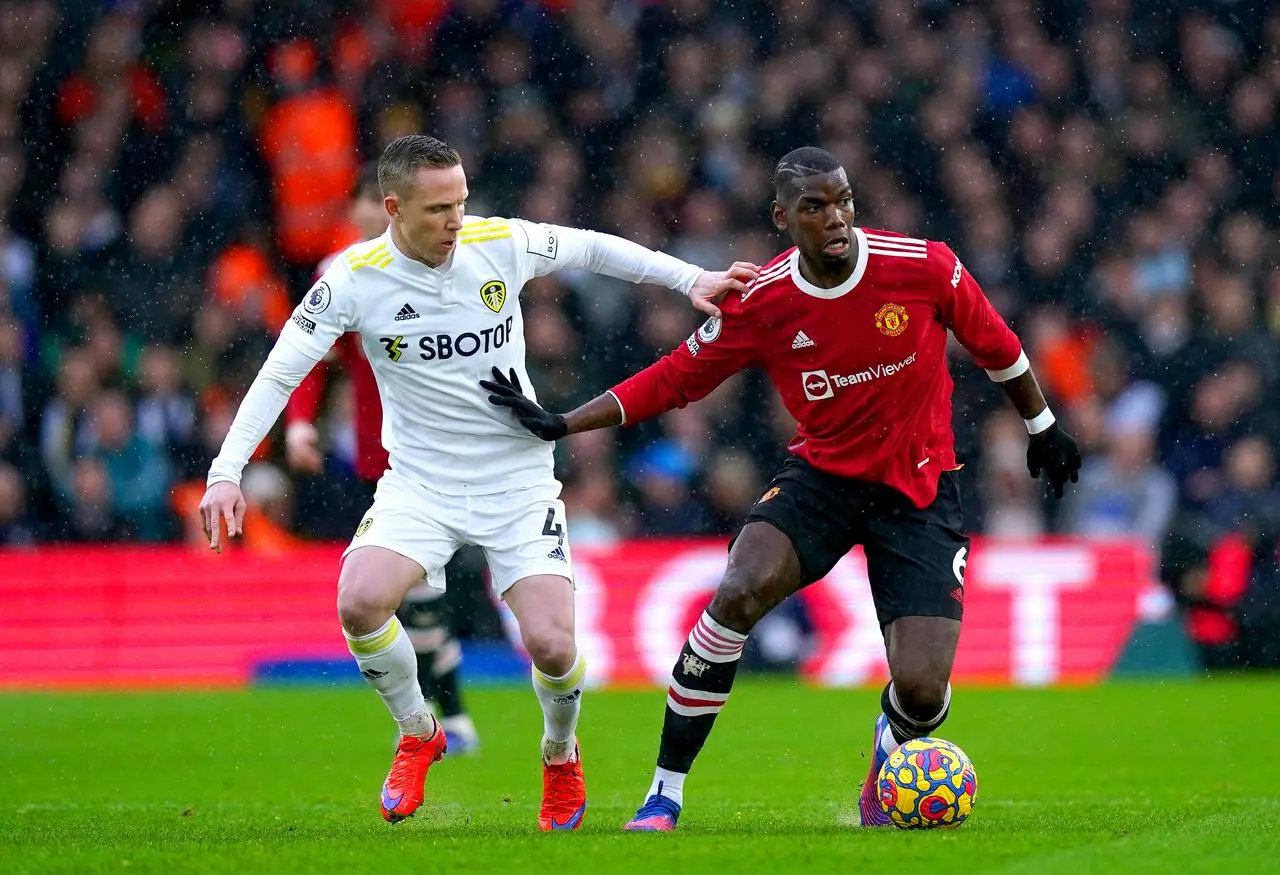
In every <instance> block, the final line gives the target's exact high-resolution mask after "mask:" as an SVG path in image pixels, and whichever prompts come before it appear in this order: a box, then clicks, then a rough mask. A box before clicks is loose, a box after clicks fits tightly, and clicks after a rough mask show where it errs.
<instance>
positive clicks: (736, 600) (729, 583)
mask: <svg viewBox="0 0 1280 875" xmlns="http://www.w3.org/2000/svg"><path fill="white" fill-rule="evenodd" d="M773 583H774V581H772V579H771V577H770V576H769V575H762V574H759V573H751V572H746V571H741V570H736V569H731V570H730V572H729V573H727V574H726V575H725V579H724V582H723V583H721V584H720V588H719V589H718V590H716V595H715V598H713V599H712V600H711V606H710V609H709V610H710V612H711V616H712V617H714V618H715V620H716V622H718V623H722V624H724V625H725V626H728V627H729V628H730V629H733V630H734V631H735V632H742V633H743V634H746V633H748V632H750V631H751V630H752V629H754V628H755V625H756V623H758V622H760V618H761V617H763V616H764V615H765V614H767V613H768V612H769V609H770V608H772V607H773V600H772V599H771V598H769V596H768V593H769V592H770V591H771V589H772V586H773Z"/></svg>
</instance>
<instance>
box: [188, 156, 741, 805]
mask: <svg viewBox="0 0 1280 875" xmlns="http://www.w3.org/2000/svg"><path fill="white" fill-rule="evenodd" d="M378 181H379V184H380V186H381V188H382V193H383V196H384V201H383V203H384V205H385V207H386V210H387V214H388V216H389V218H390V226H389V227H388V229H387V232H386V233H385V234H383V235H382V236H381V237H379V238H377V239H375V240H371V241H367V242H364V243H359V244H356V245H355V246H352V247H350V248H349V249H347V250H346V251H345V252H344V253H343V254H342V255H341V256H339V257H338V258H336V259H334V262H333V264H332V265H331V266H330V267H329V268H328V269H327V270H326V271H325V272H324V274H323V276H322V277H321V278H320V280H319V281H318V282H317V283H316V284H315V285H314V286H313V287H312V288H311V290H310V291H309V292H308V293H307V295H306V297H305V298H304V299H303V300H302V302H301V303H300V304H299V305H298V307H297V309H295V310H294V312H293V316H292V317H291V319H290V321H289V322H288V323H286V324H285V326H284V329H283V330H282V331H281V334H280V339H279V341H278V342H277V343H276V345H275V347H274V348H273V349H272V351H271V354H270V355H269V356H268V357H267V360H266V362H265V363H264V364H263V366H262V370H261V371H260V372H259V373H258V376H257V378H256V379H255V380H254V382H253V385H252V386H251V387H250V388H249V391H248V392H247V393H246V395H245V397H244V400H243V401H242V403H241V405H240V409H239V410H238V411H237V413H236V417H235V421H234V422H233V423H232V426H231V429H230V432H229V433H228V435H227V438H226V440H225V441H224V443H223V445H222V450H221V452H220V453H219V454H218V457H217V458H216V459H215V460H214V461H213V464H212V465H211V466H210V469H209V477H208V489H207V491H206V492H205V495H204V498H203V500H202V501H201V503H200V511H201V514H202V517H203V520H204V526H205V532H206V534H207V535H208V536H209V546H210V547H211V548H213V549H216V550H220V549H221V544H222V540H221V538H222V534H221V530H222V524H223V522H224V521H225V523H226V528H227V533H228V535H230V536H235V535H238V534H239V533H240V530H241V527H242V525H243V520H244V498H243V496H242V495H241V493H240V487H239V480H240V474H241V471H242V470H243V468H244V466H245V464H246V463H247V462H248V460H249V457H250V455H251V454H252V452H253V451H254V449H255V448H256V447H257V446H258V444H259V442H260V441H261V440H262V438H263V437H264V436H265V435H266V434H267V432H268V430H269V429H270V428H271V426H272V424H273V423H274V422H275V420H276V418H277V417H279V415H280V412H281V411H282V410H283V408H284V406H285V402H286V401H287V400H288V397H289V395H290V393H291V392H292V391H293V389H294V388H296V387H297V386H298V384H299V383H300V382H301V381H302V379H303V378H304V377H305V376H306V375H307V373H308V372H310V370H311V368H312V367H313V366H314V365H315V364H316V363H317V362H318V361H320V359H322V358H323V357H324V355H325V353H326V352H327V351H328V350H329V347H330V346H331V345H332V344H333V343H334V341H335V340H336V339H337V338H338V336H339V335H341V334H342V333H343V332H346V331H355V332H359V334H360V336H361V342H362V344H363V347H364V351H365V354H366V356H367V357H368V359H369V362H370V364H371V365H372V366H373V371H374V375H375V377H376V379H377V383H378V391H379V395H380V396H381V400H382V409H383V426H382V443H383V445H384V447H385V448H386V449H387V451H388V453H389V454H390V466H391V467H390V470H388V471H387V472H386V473H385V474H384V475H383V476H382V478H381V479H380V480H379V481H378V487H377V491H376V494H375V497H374V502H373V506H372V507H371V508H370V509H369V511H368V513H367V514H365V517H364V519H363V520H362V521H361V522H360V524H359V526H357V528H356V532H355V536H354V537H353V538H352V541H351V544H350V545H349V546H348V547H347V549H346V551H345V552H344V553H343V561H342V564H341V567H340V571H339V576H338V618H339V620H340V621H341V623H342V628H343V632H344V634H345V636H346V640H347V645H348V647H349V649H350V651H351V654H352V655H353V656H354V657H355V660H356V663H357V665H358V666H359V668H360V671H361V674H363V675H364V677H365V678H366V680H368V682H369V683H370V684H371V685H372V686H373V687H374V689H376V690H377V691H378V694H379V695H380V696H381V697H382V700H383V702H384V703H385V704H386V706H387V708H388V710H389V711H390V712H391V714H392V716H393V717H394V718H395V720H396V723H397V724H398V726H399V729H400V741H399V744H398V745H397V748H396V754H395V758H394V761H393V763H392V766H391V771H390V774H388V776H387V779H386V782H385V783H384V784H383V787H382V795H381V809H382V816H383V817H384V818H385V819H386V820H388V821H391V822H396V821H399V820H403V819H404V818H406V817H409V816H410V815H412V814H413V813H414V812H415V811H416V810H417V809H418V807H419V806H420V805H421V804H422V800H423V794H424V787H425V783H426V777H427V771H428V769H429V768H430V767H431V764H432V763H434V762H436V761H437V760H439V758H440V757H441V755H442V754H443V753H444V750H445V743H446V740H445V734H444V731H443V730H442V729H441V728H440V726H439V724H438V723H437V722H436V720H435V718H434V717H433V716H432V715H431V713H430V711H429V710H428V707H427V704H426V702H425V700H424V699H423V696H422V691H421V688H420V687H419V684H418V679H417V663H416V660H415V657H414V650H413V646H412V644H411V643H410V641H409V638H408V637H407V635H406V633H405V631H404V629H403V628H402V627H401V625H400V622H399V621H398V620H397V619H396V617H395V610H396V608H397V607H398V606H399V605H400V603H401V601H402V600H403V599H404V597H405V594H406V593H407V592H408V590H409V589H410V588H411V587H412V586H414V584H416V583H417V582H418V581H420V580H421V579H422V577H423V576H424V575H425V576H426V579H427V583H428V584H429V585H431V586H435V587H439V588H443V587H444V579H443V573H442V572H443V569H444V566H445V564H446V563H447V562H448V561H449V559H450V557H451V556H452V555H453V553H454V551H455V550H457V549H458V547H460V546H461V545H463V544H474V545H476V546H478V547H481V548H482V549H483V550H484V552H485V556H486V558H487V560H488V562H489V568H490V572H491V577H492V581H493V587H494V590H495V592H496V593H497V594H498V595H499V596H500V597H501V598H503V599H504V600H505V601H506V602H507V605H508V607H510V609H511V611H512V613H513V614H514V615H515V618H516V620H517V622H518V624H519V627H520V635H521V639H522V641H523V643H524V646H525V649H526V650H527V651H528V652H529V656H530V658H531V659H532V661H533V688H534V692H535V694H536V695H537V698H538V702H539V704H540V705H541V706H542V712H543V724H544V726H543V728H544V732H543V739H542V763H543V796H542V805H541V808H540V811H539V817H538V821H539V826H540V827H541V828H542V829H544V830H551V829H577V828H578V826H579V825H581V823H582V818H583V815H584V813H585V811H586V785H585V782H584V779H583V773H582V761H581V756H580V752H579V746H578V740H577V737H576V735H575V730H576V727H577V721H578V713H579V709H580V703H581V696H582V687H583V678H584V676H585V672H586V666H585V665H584V662H583V659H582V656H581V654H580V653H579V652H578V649H577V645H576V643H575V640H574V621H573V584H572V580H573V570H572V558H571V554H570V552H569V545H568V543H567V541H566V523H565V509H564V504H563V503H562V502H561V501H560V499H559V497H558V496H559V493H560V484H559V482H558V481H557V480H556V479H555V476H554V473H553V462H552V447H551V445H550V444H548V443H545V442H543V441H541V440H539V439H538V438H536V437H534V436H533V435H531V434H530V433H529V432H528V431H526V430H525V429H523V428H520V427H519V426H518V425H517V424H516V423H513V422H512V421H511V420H510V418H509V417H507V416H504V415H503V413H504V411H500V410H498V409H496V408H494V407H493V406H492V405H490V404H488V402H487V401H486V398H485V395H484V394H483V393H482V392H480V391H479V390H477V388H476V385H477V383H478V381H479V380H480V379H481V378H482V377H487V376H489V375H490V373H491V369H492V368H494V367H498V368H501V369H502V370H503V371H504V372H512V371H514V373H515V374H518V375H519V376H520V377H521V378H522V382H524V383H525V384H526V385H527V384H528V382H529V380H528V375H527V373H526V372H525V365H524V357H525V345H524V325H523V321H522V318H521V313H520V307H519V304H518V300H517V299H518V296H519V293H520V289H521V288H522V287H523V286H524V284H525V283H526V282H527V281H529V280H530V279H532V278H533V277H536V276H542V275H545V274H548V273H551V272H553V271H557V270H564V269H570V268H581V269H587V270H591V271H594V272H596V273H603V274H607V275H609V276H613V277H618V278H621V279H625V280H629V281H631V282H637V283H641V282H643V283H658V284H661V285H665V286H668V287H670V288H674V289H678V290H680V291H682V292H685V293H687V294H689V296H690V298H691V299H692V300H693V302H694V305H695V306H697V307H698V308H699V309H702V310H705V311H708V312H716V311H717V310H718V308H716V307H715V304H714V301H715V300H716V299H718V298H719V297H720V296H721V295H723V294H725V293H727V292H729V291H731V290H737V291H740V292H741V291H745V290H746V285H747V283H749V282H750V281H751V280H752V279H754V278H755V276H756V273H757V268H756V267H755V266H754V265H750V264H745V263H735V264H734V265H733V266H732V267H731V268H730V269H729V270H727V271H723V272H709V271H703V270H701V269H700V268H698V267H695V266H693V265H690V264H686V263H685V262H683V261H680V260H679V259H676V258H672V257H671V256H668V255H664V254H662V253H658V252H653V251H651V250H649V249H646V248H645V247H643V246H639V245H638V244H635V243H631V242H628V241H626V240H622V239H620V238H618V237H613V236H610V235H607V234H599V233H596V232H593V231H584V230H579V229H576V228H562V227H556V226H550V225H539V224H534V223H529V222H524V221H521V220H519V219H500V218H489V219H478V218H473V217H470V216H466V214H465V204H466V199H467V181H466V174H465V173H464V171H463V168H462V161H461V158H460V157H459V155H458V153H457V151H456V150H454V149H453V148H452V147H450V146H448V145H447V144H445V143H442V142H440V141H439V140H436V139H434V138H432V137H427V136H422V135H413V136H407V137H401V138H400V139H398V140H395V141H394V142H392V143H391V144H390V145H388V146H387V148H386V150H385V151H384V152H383V154H382V157H381V159H380V160H379V163H378Z"/></svg>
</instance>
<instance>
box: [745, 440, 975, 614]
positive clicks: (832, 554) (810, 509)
mask: <svg viewBox="0 0 1280 875" xmlns="http://www.w3.org/2000/svg"><path fill="white" fill-rule="evenodd" d="M959 481H960V471H946V472H944V473H943V474H942V476H941V477H940V478H939V480H938V496H937V498H935V499H934V501H933V503H932V504H930V505H929V506H928V507H926V508H924V509H920V508H917V507H916V506H915V505H913V504H912V503H911V502H910V500H908V499H907V497H906V496H905V495H903V494H902V493H901V492H898V491H897V490H896V489H892V488H890V487H888V486H884V485H882V484H879V483H868V482H865V481H861V480H851V479H848V478H845V477H837V476H835V475H833V474H827V473H825V472H823V471H819V470H818V469H817V468H815V467H813V466H812V465H810V464H809V463H808V462H806V461H804V460H803V459H800V458H798V457H796V456H792V457H790V458H788V459H787V460H786V461H785V462H783V464H782V467H781V468H779V469H778V473H777V475H776V476H775V477H774V478H773V482H772V483H770V484H769V489H768V490H767V491H766V492H765V494H764V495H763V496H761V498H760V500H759V501H758V502H756V504H755V506H754V507H752V508H751V511H750V512H749V513H748V514H747V519H746V522H748V523H750V522H767V523H769V524H770V525H772V526H774V527H775V528H777V529H778V530H779V531H781V532H782V533H783V534H784V535H786V536H787V537H788V538H790V539H791V544H792V546H793V547H794V548H795V551H796V556H798V557H799V559H800V576H801V582H802V583H803V584H805V585H808V584H810V583H813V582H814V581H815V580H820V579H821V578H822V577H824V576H826V574H827V572H829V571H830V570H831V569H832V568H833V567H834V566H835V564H836V563H837V562H839V561H840V559H841V558H842V557H843V556H844V555H845V554H846V553H848V552H849V551H850V550H852V549H853V548H854V547H855V546H857V545H859V544H860V545H862V548H863V551H864V552H865V553H866V557H867V577H868V578H869V579H870V581H871V596H872V598H873V599H874V600H875V605H876V616H877V617H878V619H879V621H880V627H881V628H884V627H885V626H887V625H889V624H890V623H892V622H893V621H894V620H896V619H898V618H899V617H951V618H952V619H955V620H959V619H960V618H961V616H962V615H963V613H964V570H965V563H966V560H967V559H968V556H969V539H968V538H967V537H966V536H965V535H964V533H963V532H962V531H961V527H962V526H963V524H964V510H963V505H962V503H961V498H960V482H959Z"/></svg>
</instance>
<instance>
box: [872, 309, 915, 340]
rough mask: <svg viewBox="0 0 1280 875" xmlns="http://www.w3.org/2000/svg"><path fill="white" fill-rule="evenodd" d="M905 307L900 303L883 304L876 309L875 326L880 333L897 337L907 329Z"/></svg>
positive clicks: (907, 317)
mask: <svg viewBox="0 0 1280 875" xmlns="http://www.w3.org/2000/svg"><path fill="white" fill-rule="evenodd" d="M909 318H910V317H909V316H907V308H906V307H904V306H902V305H901V304H885V305H884V306H883V307H881V308H880V309H879V310H877V311H876V328H879V329H880V333H881V334H885V335H888V336H889V337H897V336H898V335H899V334H901V333H902V332H904V331H906V330H907V320H908V319H909Z"/></svg>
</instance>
